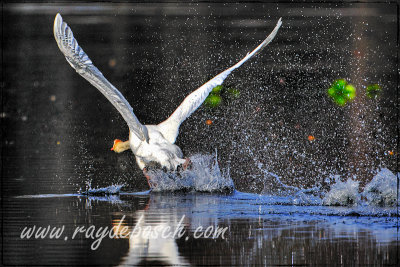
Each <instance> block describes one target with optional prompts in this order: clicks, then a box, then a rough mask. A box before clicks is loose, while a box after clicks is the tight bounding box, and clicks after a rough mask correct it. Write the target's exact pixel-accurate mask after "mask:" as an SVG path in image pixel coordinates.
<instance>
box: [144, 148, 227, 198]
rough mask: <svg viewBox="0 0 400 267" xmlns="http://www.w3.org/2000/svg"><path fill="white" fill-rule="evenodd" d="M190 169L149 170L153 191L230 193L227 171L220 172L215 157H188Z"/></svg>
mask: <svg viewBox="0 0 400 267" xmlns="http://www.w3.org/2000/svg"><path fill="white" fill-rule="evenodd" d="M190 160H191V162H192V164H191V168H190V169H188V170H184V171H180V172H165V171H162V170H150V171H149V172H148V174H149V176H150V181H151V183H152V184H153V185H154V187H153V189H152V190H153V191H155V192H160V191H177V190H194V191H202V192H214V191H227V190H228V191H232V190H234V185H233V181H232V179H231V177H230V175H229V169H227V170H226V171H221V169H220V168H219V165H218V161H217V156H216V155H215V157H214V156H211V155H201V154H196V155H193V156H192V157H190Z"/></svg>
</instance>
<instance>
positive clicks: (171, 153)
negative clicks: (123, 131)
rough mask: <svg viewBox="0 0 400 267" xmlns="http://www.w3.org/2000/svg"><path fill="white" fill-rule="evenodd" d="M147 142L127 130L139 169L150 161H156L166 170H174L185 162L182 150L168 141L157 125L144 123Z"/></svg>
mask: <svg viewBox="0 0 400 267" xmlns="http://www.w3.org/2000/svg"><path fill="white" fill-rule="evenodd" d="M146 127H147V130H148V133H149V142H148V143H147V142H143V141H141V140H140V139H139V138H138V137H137V136H136V135H135V134H133V133H132V132H129V144H130V148H131V150H132V152H133V154H135V157H136V162H137V164H138V165H139V168H140V169H143V168H144V167H146V166H147V165H148V164H149V163H150V162H157V163H159V164H160V165H161V166H162V167H165V168H167V169H168V170H175V169H176V168H177V166H178V165H181V164H183V163H185V161H186V160H185V159H183V153H182V150H181V149H180V148H179V147H178V146H177V145H175V144H172V143H171V142H169V141H168V140H167V139H166V138H165V137H164V135H163V134H162V133H161V132H160V129H159V126H157V125H146Z"/></svg>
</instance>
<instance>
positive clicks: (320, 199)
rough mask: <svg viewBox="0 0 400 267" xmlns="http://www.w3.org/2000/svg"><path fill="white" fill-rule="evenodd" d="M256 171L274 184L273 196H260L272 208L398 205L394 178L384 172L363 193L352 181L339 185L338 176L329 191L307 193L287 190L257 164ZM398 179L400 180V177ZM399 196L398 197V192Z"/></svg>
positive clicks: (316, 189) (309, 190)
mask: <svg viewBox="0 0 400 267" xmlns="http://www.w3.org/2000/svg"><path fill="white" fill-rule="evenodd" d="M258 168H259V169H260V170H261V171H262V172H263V173H264V176H265V177H266V178H269V179H271V178H272V179H273V182H274V183H275V184H276V188H275V191H274V192H269V191H263V192H262V194H263V195H267V196H270V197H271V199H273V201H274V202H275V204H286V205H325V206H362V207H367V206H381V207H394V206H396V202H397V204H398V205H400V200H398V199H397V196H398V195H397V193H396V190H397V177H396V175H394V174H393V173H392V172H391V171H390V170H389V169H387V168H382V169H381V170H379V171H378V172H377V174H376V175H375V176H374V178H373V179H372V180H371V182H369V183H368V184H367V185H366V186H365V187H364V188H363V190H361V189H360V182H359V181H356V180H353V179H351V178H348V179H347V180H346V181H342V178H341V177H340V176H339V175H334V176H333V178H332V179H330V180H332V181H334V183H333V184H332V185H331V186H330V189H329V190H323V189H322V186H320V185H315V186H313V187H311V188H306V189H305V188H301V187H296V186H290V185H287V184H285V183H283V182H282V181H281V178H280V177H279V176H278V175H276V174H274V173H272V172H270V171H268V170H267V169H266V168H265V167H263V166H262V164H259V165H258ZM397 176H400V173H399V174H397ZM360 191H361V193H360ZM398 193H399V195H400V191H399V192H398ZM396 199H397V201H396Z"/></svg>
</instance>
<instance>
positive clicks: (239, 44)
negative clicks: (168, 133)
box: [1, 3, 399, 195]
mask: <svg viewBox="0 0 400 267" xmlns="http://www.w3.org/2000/svg"><path fill="white" fill-rule="evenodd" d="M57 12H60V13H61V14H62V16H63V18H64V20H65V21H66V22H67V23H68V24H69V25H70V27H71V29H72V30H73V32H74V35H75V37H76V38H77V40H78V41H79V44H80V45H81V46H82V48H83V49H84V50H85V51H86V53H87V54H88V55H89V57H90V58H91V59H92V61H93V62H94V64H95V65H96V66H97V67H98V68H99V69H100V70H101V71H102V72H103V74H104V75H105V77H106V78H107V79H108V80H109V81H111V82H112V83H113V84H114V85H115V86H116V87H117V88H118V89H119V90H120V91H121V93H122V94H123V95H124V96H125V97H126V98H127V100H128V101H129V102H130V104H131V105H132V107H133V110H134V112H135V114H136V115H137V117H138V118H139V120H140V121H141V122H142V123H144V124H157V123H159V122H161V121H163V120H164V119H166V118H167V117H168V116H169V115H170V114H171V113H172V112H173V111H174V110H175V108H176V107H177V106H178V105H179V104H180V102H181V101H182V100H183V99H184V97H185V96H186V95H187V94H189V93H190V92H192V91H193V90H195V89H196V88H197V87H199V86H200V85H201V84H203V83H204V82H205V81H207V80H208V79H209V78H212V77H213V76H215V75H216V74H218V73H219V72H221V71H222V70H224V69H226V68H228V67H229V66H231V65H232V64H234V63H235V62H237V61H238V60H240V59H241V58H242V57H243V56H244V55H245V54H246V53H247V52H248V51H251V50H252V49H253V48H254V47H256V46H257V45H258V44H259V43H260V42H261V40H263V39H264V38H265V36H267V35H268V34H269V33H270V31H271V30H272V29H273V27H274V26H275V24H276V22H277V20H278V19H279V17H282V20H283V25H282V27H281V29H280V31H279V32H278V34H277V36H276V38H275V39H274V40H273V42H272V43H271V44H270V45H269V46H268V47H267V48H266V49H265V50H263V51H262V53H261V54H259V55H258V56H257V57H256V58H254V59H252V60H250V61H249V62H246V64H244V65H243V66H242V67H241V68H240V69H238V70H236V71H235V72H234V73H233V74H232V75H231V76H229V77H228V78H227V79H226V81H225V85H226V86H228V87H231V88H235V89H237V90H239V91H240V97H239V98H232V97H231V96H230V95H229V94H228V93H225V94H223V102H222V104H221V105H220V106H219V107H217V108H214V109H211V108H207V107H205V106H202V107H201V108H199V109H198V111H196V112H195V113H194V114H193V115H192V116H191V117H190V118H188V119H187V120H186V121H185V122H184V123H183V125H182V126H181V128H180V135H179V137H178V139H177V145H178V146H180V147H181V148H182V150H183V151H184V154H185V155H188V156H190V155H193V154H196V153H208V154H210V153H214V151H215V149H218V155H219V158H220V162H221V165H222V167H225V168H226V167H227V166H228V165H229V166H230V170H231V176H232V178H233V180H234V182H235V185H236V187H237V189H238V190H242V191H248V192H261V191H263V192H266V191H274V188H275V186H276V185H275V184H274V183H273V180H272V179H271V177H269V176H268V175H265V172H263V171H262V170H268V171H270V172H272V173H275V174H278V175H279V176H280V177H281V178H282V181H283V182H285V183H287V184H290V185H295V186H305V187H308V186H312V185H315V184H320V183H324V182H325V181H326V179H327V178H329V177H331V176H332V175H334V174H339V175H341V176H342V177H343V178H344V179H347V178H349V177H352V178H355V179H358V180H360V181H361V184H362V185H364V184H365V183H366V182H368V181H369V180H370V179H371V178H372V177H373V175H374V174H375V173H376V171H377V170H378V169H379V168H380V167H388V168H389V169H390V170H392V171H393V172H395V173H396V172H398V169H396V168H397V167H396V159H397V157H398V156H397V153H398V126H399V117H398V111H397V109H396V108H397V107H398V106H397V103H398V97H399V95H398V91H397V89H398V85H397V78H398V77H397V70H398V67H397V47H396V44H397V33H398V20H397V5H395V4H388V3H378V4H368V3H364V4H363V3H357V4H351V3H349V4H346V3H328V4H321V3H304V4H292V3H283V4H280V3H265V4H262V3H228V4H224V3H218V4H208V3H188V4H176V3H165V4H164V3H156V4H144V3H132V4H127V3H97V4H96V5H92V4H87V3H80V4H66V3H62V4H57V3H54V4H52V3H47V4H36V3H32V4H31V3H25V4H22V3H21V4H12V3H4V4H3V12H2V38H3V39H2V52H3V53H2V55H3V57H2V74H3V76H2V77H3V79H2V80H3V81H2V84H1V85H2V104H3V105H2V113H1V124H2V129H3V133H2V134H3V135H2V181H3V192H4V194H6V195H18V194H37V193H71V192H76V191H77V190H78V189H79V188H84V187H85V183H87V182H88V181H91V182H92V186H108V185H111V184H113V183H125V184H126V187H125V188H124V189H123V190H125V191H138V190H145V189H147V183H146V180H145V179H144V177H143V175H142V173H141V171H140V170H139V168H138V167H137V166H136V163H135V160H134V157H133V155H132V154H131V153H130V152H125V153H123V154H116V153H113V152H112V151H110V147H111V146H112V142H113V140H114V139H115V138H119V139H122V140H126V139H127V138H128V127H127V125H126V123H125V122H124V121H123V119H122V117H121V116H120V114H119V113H118V112H117V111H116V110H115V109H114V107H113V106H112V105H111V104H110V103H109V102H108V101H107V99H106V98H104V97H103V96H102V95H101V94H100V93H99V92H98V91H97V90H96V89H95V88H94V87H92V86H91V85H90V84H89V83H88V82H87V81H85V80H84V79H83V78H81V77H80V76H79V75H78V74H77V73H75V71H74V70H73V69H72V68H71V67H70V66H69V64H68V63H67V62H66V60H65V58H64V57H63V55H62V54H61V52H60V51H59V49H58V47H57V44H56V42H55V40H54V37H53V33H52V27H53V20H54V17H55V14H56V13H57ZM339 78H345V79H346V80H347V81H348V82H349V83H351V84H353V85H354V86H355V87H356V88H357V97H356V98H355V100H354V101H353V102H351V103H349V104H348V105H346V106H345V107H338V106H337V105H335V103H333V101H332V100H331V99H330V98H329V97H328V96H327V93H326V91H327V89H328V88H329V87H330V85H331V84H332V82H333V81H334V80H336V79H339ZM372 83H378V84H380V85H381V87H382V93H381V95H380V96H379V97H378V98H377V99H373V100H372V99H369V98H367V97H366V94H365V88H366V86H367V85H369V84H372ZM207 119H211V120H212V121H213V124H212V125H211V126H208V125H206V123H205V121H206V120H207ZM309 135H312V136H314V137H315V140H314V141H313V142H310V141H308V136H309ZM389 151H392V152H393V155H390V154H389ZM260 168H261V169H260Z"/></svg>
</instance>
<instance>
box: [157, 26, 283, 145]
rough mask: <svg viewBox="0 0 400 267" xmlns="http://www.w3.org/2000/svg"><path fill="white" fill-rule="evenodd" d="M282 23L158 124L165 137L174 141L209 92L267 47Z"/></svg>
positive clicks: (189, 96)
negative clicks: (182, 125)
mask: <svg viewBox="0 0 400 267" xmlns="http://www.w3.org/2000/svg"><path fill="white" fill-rule="evenodd" d="M281 25H282V20H281V19H279V21H278V23H277V24H276V26H275V28H274V30H273V31H272V32H271V33H270V34H269V35H268V37H267V38H265V40H264V41H263V42H262V43H261V44H260V45H259V46H257V47H256V48H255V49H254V50H253V51H251V52H250V53H247V55H246V56H245V57H244V58H243V59H242V60H240V61H239V62H238V63H236V64H235V65H233V66H232V67H230V68H229V69H227V70H225V71H223V72H221V73H220V74H218V75H217V76H215V77H214V78H212V79H211V80H209V81H208V82H206V83H205V84H203V85H202V86H201V87H199V88H198V89H197V90H195V91H194V92H192V93H191V94H190V95H188V96H187V97H186V98H185V99H184V100H183V102H182V104H181V105H180V106H179V107H178V108H177V109H176V110H175V111H174V113H172V115H171V116H170V117H169V118H168V119H167V120H165V121H163V122H162V123H160V124H158V127H159V129H160V131H161V133H162V134H163V135H164V137H165V138H166V139H167V140H168V141H170V142H171V143H174V142H175V140H176V137H177V136H178V132H179V126H180V125H181V123H182V122H183V121H184V120H185V119H186V118H187V117H189V116H190V115H191V114H192V113H193V112H194V111H196V109H197V108H198V107H199V106H200V105H201V104H202V103H203V102H204V100H205V99H206V98H207V96H208V94H209V93H210V92H211V91H212V89H213V88H214V87H215V86H218V85H221V84H222V83H223V82H224V80H225V78H226V77H228V75H229V74H230V73H231V72H232V71H233V70H235V69H236V68H238V67H240V66H241V65H242V64H243V63H244V62H246V61H247V60H248V59H249V58H251V57H252V56H254V55H256V54H257V53H259V52H260V51H261V50H262V49H263V48H264V47H266V46H267V45H268V44H269V43H270V42H271V41H272V40H273V39H274V37H275V35H276V33H277V32H278V30H279V28H280V27H281Z"/></svg>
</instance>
